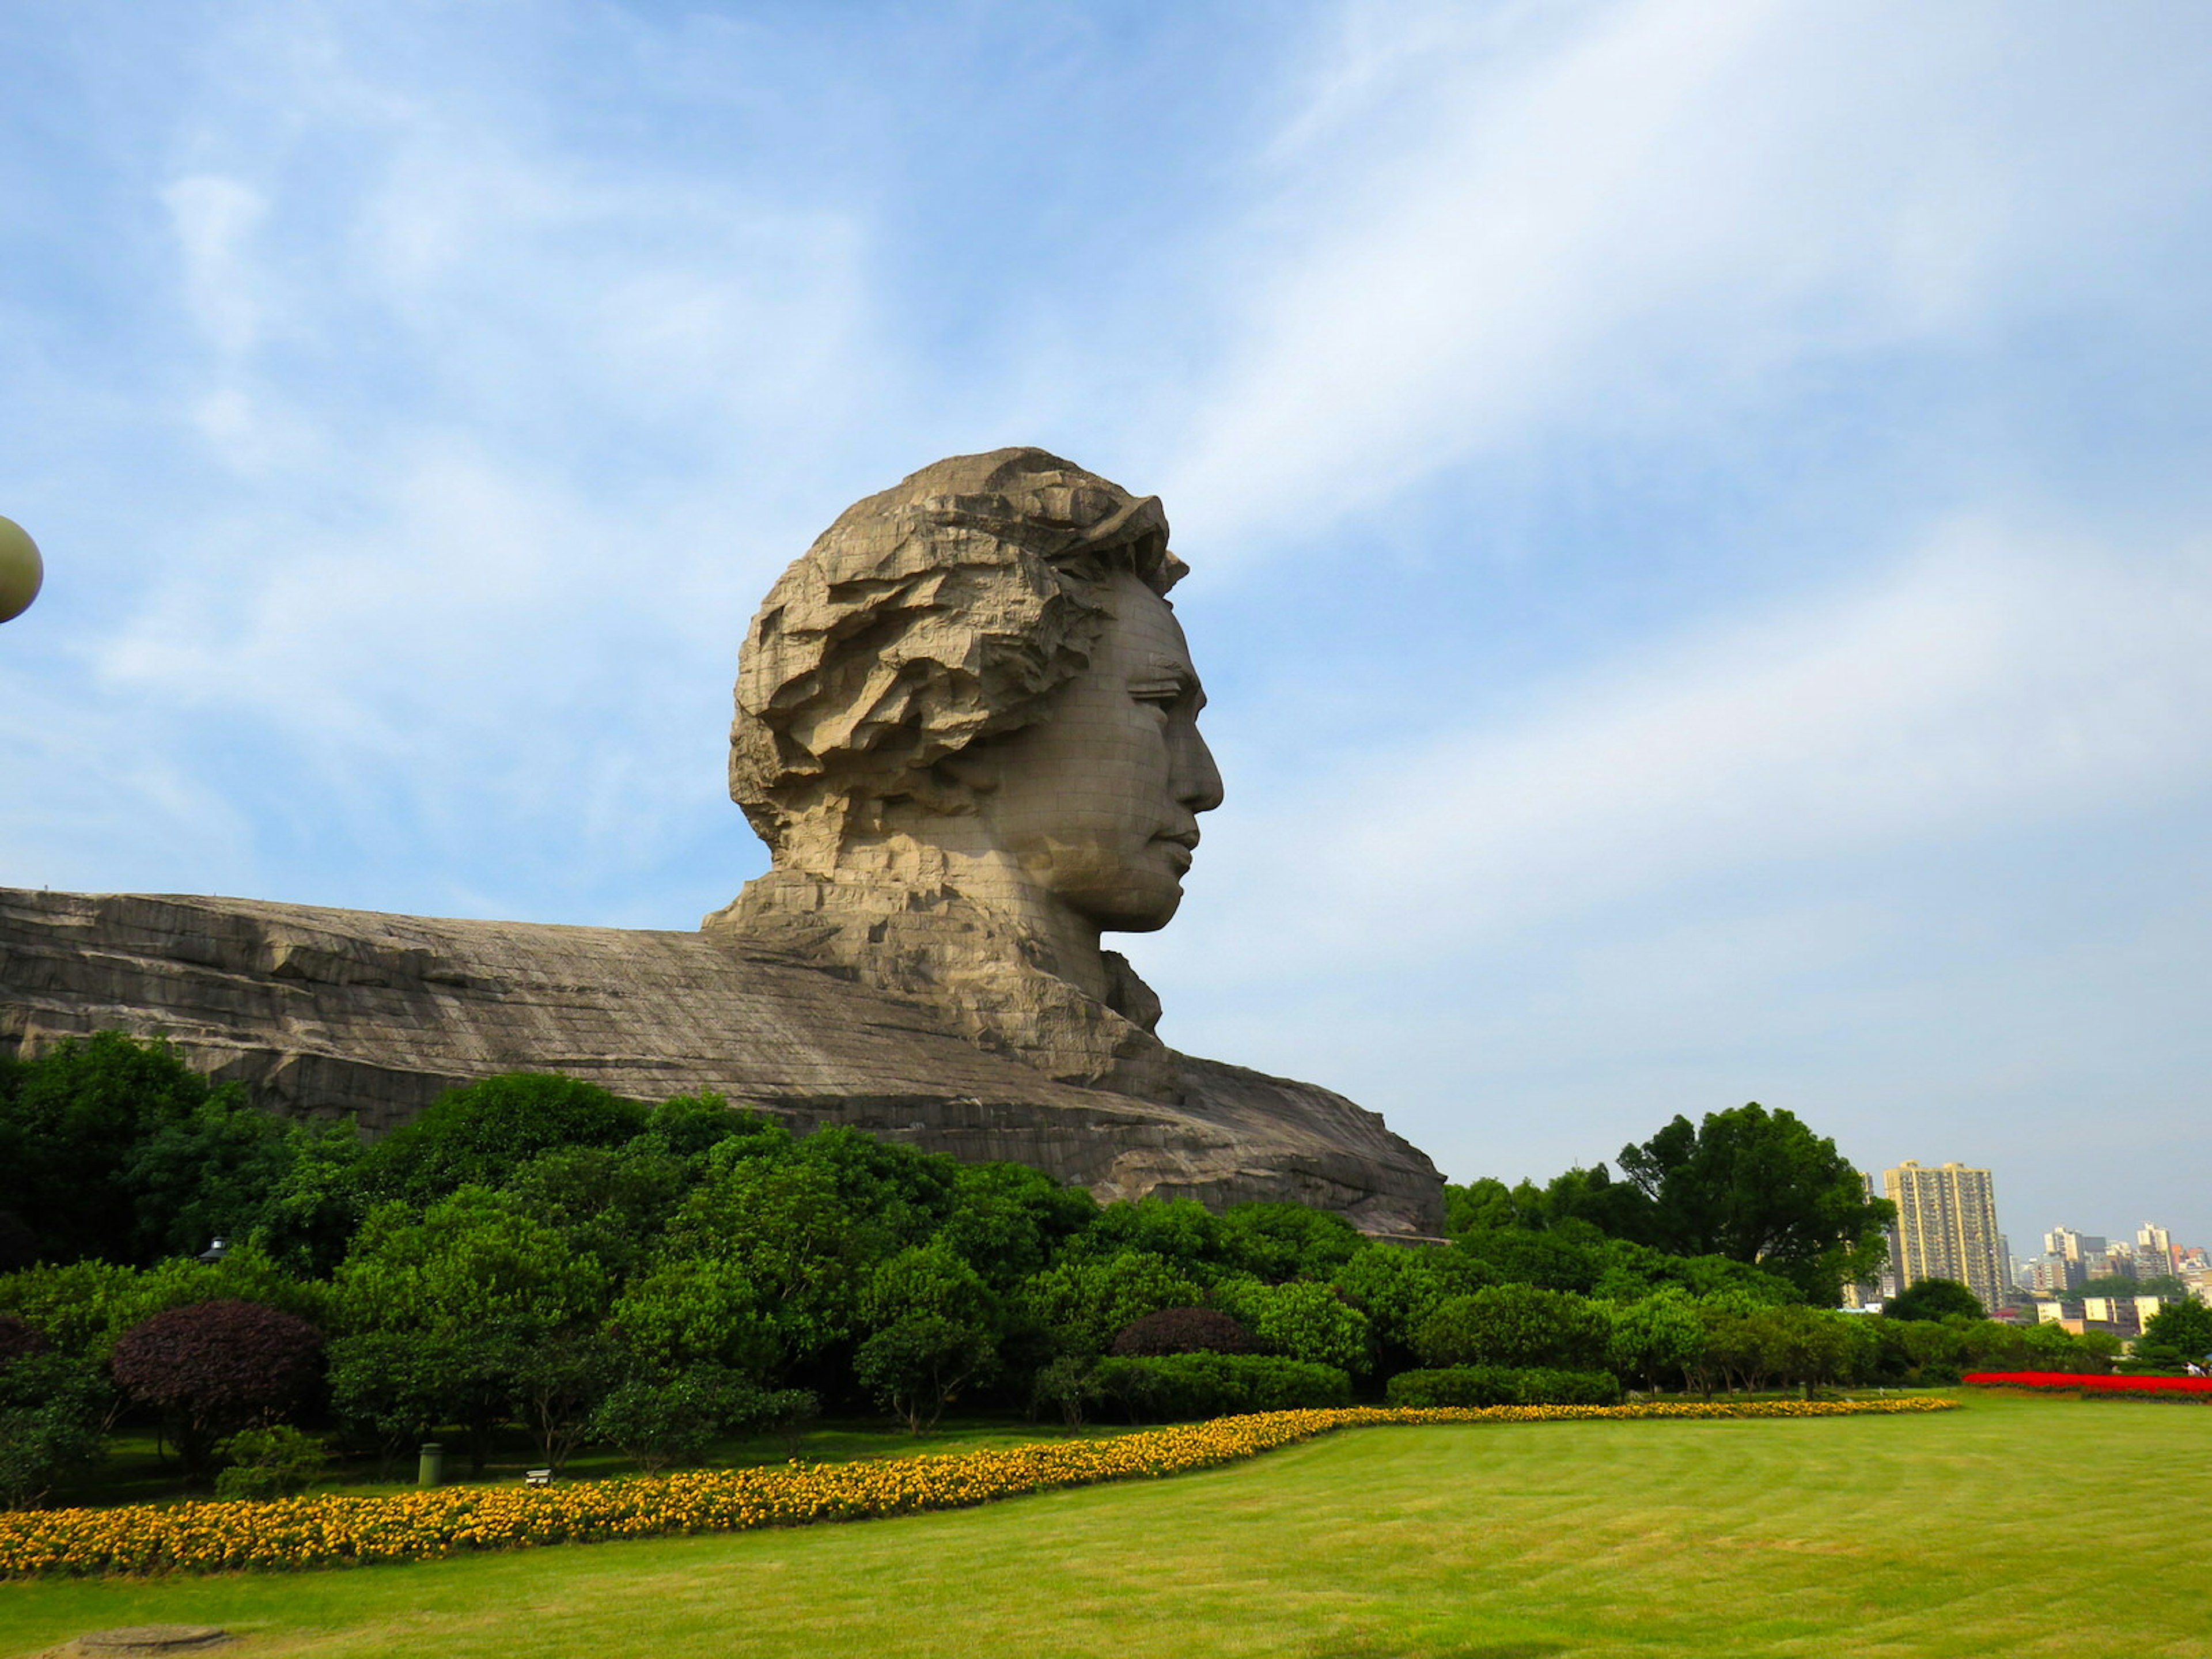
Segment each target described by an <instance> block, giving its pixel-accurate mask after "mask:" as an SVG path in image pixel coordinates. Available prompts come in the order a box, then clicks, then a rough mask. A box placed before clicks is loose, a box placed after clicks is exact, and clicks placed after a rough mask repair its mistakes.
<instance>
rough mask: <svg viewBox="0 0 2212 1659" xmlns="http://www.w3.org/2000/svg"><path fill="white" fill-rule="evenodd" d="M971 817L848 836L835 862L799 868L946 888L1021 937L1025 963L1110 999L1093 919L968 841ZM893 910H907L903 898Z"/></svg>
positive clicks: (841, 877) (853, 881)
mask: <svg viewBox="0 0 2212 1659" xmlns="http://www.w3.org/2000/svg"><path fill="white" fill-rule="evenodd" d="M973 824H974V820H973V819H969V820H964V821H963V820H958V819H956V820H953V821H952V823H951V826H949V827H950V829H951V833H949V834H944V833H941V834H939V836H935V837H933V839H932V840H930V841H927V842H923V841H917V840H915V839H914V838H913V837H911V836H903V835H898V834H888V835H880V836H865V837H864V836H851V837H848V839H847V841H846V842H845V844H844V845H843V846H842V848H839V850H838V854H837V857H836V862H835V864H834V866H833V867H830V868H828V869H818V870H816V869H810V870H806V871H805V872H801V873H804V874H805V875H808V876H810V877H811V878H815V879H817V880H820V881H824V882H828V883H830V884H835V885H837V886H841V887H842V886H848V885H850V886H855V887H857V888H860V889H865V890H872V891H878V892H883V893H885V894H887V895H893V896H896V895H900V894H914V893H933V892H944V893H947V894H951V895H956V896H958V897H959V898H961V899H964V900H965V901H967V902H969V903H970V904H972V905H975V907H976V908H979V909H981V910H984V911H987V912H988V913H990V914H991V915H992V916H993V917H994V919H995V920H996V921H998V922H1000V924H1001V925H1002V926H1003V927H1005V928H1006V930H1007V932H1008V933H1011V934H1012V935H1013V936H1014V937H1015V938H1017V939H1020V940H1021V941H1022V946H1023V954H1024V956H1025V957H1027V958H1028V960H1029V961H1030V963H1031V964H1032V965H1033V966H1035V967H1037V968H1040V969H1042V970H1043V971H1044V972H1046V973H1048V974H1051V975H1054V977H1055V978H1058V979H1062V980H1065V981H1067V983H1069V984H1070V985H1072V986H1073V987H1075V988H1076V989H1077V990H1079V991H1080V992H1082V993H1083V994H1084V995H1085V996H1088V997H1092V998H1095V999H1097V1000H1099V1001H1101V1002H1104V1001H1107V1000H1109V995H1110V994H1111V991H1112V988H1113V986H1114V982H1115V976H1114V973H1113V971H1112V970H1111V969H1109V967H1108V965H1107V962H1106V957H1105V955H1104V953H1103V951H1101V949H1100V948H1099V943H1098V938H1099V930H1098V924H1097V923H1096V922H1094V921H1091V920H1090V919H1089V918H1088V917H1086V916H1084V915H1080V914H1079V913H1078V912H1077V911H1075V910H1073V909H1072V908H1070V907H1069V906H1068V905H1067V904H1066V902H1063V901H1062V900H1061V899H1060V898H1059V897H1058V896H1055V895H1054V893H1052V892H1051V891H1050V890H1048V889H1047V888H1046V887H1044V886H1043V885H1042V884H1041V883H1039V882H1038V881H1037V880H1036V879H1035V878H1033V877H1031V876H1030V874H1029V873H1028V872H1026V871H1024V869H1023V868H1022V866H1021V865H1020V863H1019V862H1018V860H1016V859H1015V858H1014V857H1013V856H1012V854H1008V853H1006V852H1005V851H1004V850H1002V849H1000V848H997V847H994V846H990V845H987V844H984V843H983V842H982V841H981V836H980V835H979V836H975V837H974V840H975V844H974V845H969V844H967V842H968V840H969V838H968V837H965V836H963V835H962V834H961V833H960V831H961V830H962V829H966V828H969V827H970V826H972V825H973ZM899 908H906V907H905V906H904V905H903V904H902V905H900V906H899Z"/></svg>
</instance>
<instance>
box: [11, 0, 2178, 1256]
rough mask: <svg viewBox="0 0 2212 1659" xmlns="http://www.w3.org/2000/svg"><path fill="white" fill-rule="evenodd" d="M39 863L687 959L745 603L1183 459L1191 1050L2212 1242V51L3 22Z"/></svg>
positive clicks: (1852, 36) (1199, 31)
mask: <svg viewBox="0 0 2212 1659" xmlns="http://www.w3.org/2000/svg"><path fill="white" fill-rule="evenodd" d="M0 62H5V63H6V64H8V65H9V71H10V73H9V83H10V88H11V91H10V94H9V98H8V99H6V100H0V513H6V514H7V515H8V516H9V517H12V518H15V519H16V520H19V521H20V522H21V523H22V524H23V525H25V526H27V527H28V528H29V529H30V530H31V531H32V532H33V534H34V535H35V536H36V537H37V538H39V540H40V544H41V545H42V546H43V547H44V549H45V550H46V558H47V564H48V572H49V574H48V580H47V586H46V592H45V594H44V595H43V597H42V598H41V599H40V603H39V605H37V606H36V607H35V608H34V609H33V611H30V612H29V613H28V614H27V615H26V616H25V617H22V618H21V619H20V620H19V621H17V622H15V623H10V624H9V625H8V627H7V629H6V630H5V632H4V633H0V711H4V719H0V777H3V778H4V779H5V780H6V784H5V787H4V788H0V879H4V880H6V881H9V882H12V883H15V884H27V885H33V886H37V885H51V886H53V887H57V888H71V889H80V890H159V891H196V892H217V893H231V894H241V895H247V896H258V897H268V898H278V899H288V900H295V901H300V902H311V903H320V904H336V905H346V906H352V907H357V908H378V909H391V910H401V911H411V912H417V913H429V914H440V915H482V916H509V917H517V918H522V919H527V920H533V921H571V922H594V923H607V924H615V925H626V926H639V927H689V926H691V925H693V924H694V923H696V920H697V918H698V917H699V916H700V915H702V914H703V913H704V912H706V911H707V910H708V909H710V908H714V907H716V906H718V905H720V903H722V902H725V901H726V899H727V898H728V897H729V896H730V895H731V894H732V893H733V892H734V891H735V890H736V889H737V888H738V885H739V884H742V883H743V882H744V880H746V879H747V878H750V877H751V876H753V875H755V874H757V872H759V871H760V870H761V868H762V867H763V864H764V858H763V854H762V851H761V849H760V848H759V847H758V845H757V843H756V842H754V840H753V839H752V837H751V836H750V832H749V831H748V830H747V829H746V828H745V826H744V821H743V819H742V818H741V817H740V816H739V815H738V811H737V810H736V809H735V808H734V807H733V806H732V805H730V804H729V802H728V800H727V799H726V796H725V794H724V793H723V786H722V779H721V769H722V750H723V743H724V732H725V729H726V721H727V707H728V695H729V683H730V680H731V678H732V673H733V671H734V666H735V654H736V647H737V641H738V637H739V635H740V631H741V629H743V626H744V621H745V619H746V617H748V616H749V615H750V611H751V609H752V607H753V605H754V604H755V602H756V601H757V599H758V598H759V596H760V594H761V593H762V592H763V591H764V590H765V589H766V587H767V586H768V584H769V581H770V580H773V578H774V576H775V574H776V572H777V571H778V570H779V569H780V568H781V567H782V565H783V564H784V563H785V562H787V561H788V560H789V559H791V558H792V557H793V556H795V555H796V554H797V553H798V552H799V550H801V549H802V548H803V547H804V546H805V544H806V543H807V542H808V541H809V540H810V539H811V538H812V536H813V535H814V534H815V533H816V532H817V531H818V530H819V529H820V528H821V527H822V526H823V525H825V524H826V523H827V522H828V521H829V519H830V518H832V517H833V516H834V515H835V514H836V512H837V511H838V510H839V509H841V508H842V507H843V506H844V505H845V504H846V503H847V502H848V501H851V500H853V499H854V498H856V497H858V496H859V495H863V494H865V493H867V492H869V491H871V490H873V489H879V488H882V487H884V485H886V484H888V483H891V482H893V481H894V480H896V478H897V477H899V476H901V475H902V474H903V473H905V472H907V471H911V470H912V469H913V468H915V466H918V465H922V464H923V463H925V462H927V461H929V460H931V459H935V458H937V457H938V456H940V455H944V454H948V453H959V452H963V451H972V450H978V449H984V448H989V447H995V446H998V445H1000V444H1006V443H1038V444H1042V445H1044V446H1046V447H1050V448H1053V449H1055V450H1057V451H1059V452H1060V453H1064V454H1066V455H1068V456H1070V457H1072V458H1073V459H1076V460H1078V461H1079V462H1081V463H1082V464H1084V465H1087V466H1090V467H1091V468H1093V469H1095V470H1097V471H1102V472H1103V473H1105V474H1107V475H1108V476H1109V477H1114V478H1115V479H1117V480H1119V481H1120V482H1121V483H1125V484H1127V485H1128V486H1130V487H1131V488H1133V489H1139V490H1142V491H1147V492H1157V493H1158V494H1159V495H1161V496H1162V497H1163V498H1164V500H1165V501H1166V504H1167V507H1168V510H1169V513H1170V517H1171V519H1172V520H1173V521H1174V524H1175V526H1176V545H1177V547H1178V549H1179V550H1181V551H1182V554H1183V556H1185V557H1186V558H1187V559H1188V561H1189V562H1190V563H1191V565H1192V567H1193V570H1194V574H1192V576H1191V577H1190V578H1189V580H1188V582H1187V583H1186V584H1185V586H1184V587H1183V588H1182V589H1181V590H1179V592H1178V595H1177V599H1178V605H1179V608H1180V609H1181V611H1182V613H1183V616H1184V619H1185V623H1186V625H1187V627H1188V630H1189V633H1190V635H1191V637H1192V641H1193V645H1194V649H1195V651H1196V652H1197V653H1198V655H1199V660H1200V666H1201V668H1202V670H1203V671H1204V672H1205V673H1206V678H1207V681H1208V686H1209V690H1210V694H1211V696H1212V708H1211V709H1210V710H1209V713H1208V716H1207V727H1208V732H1209V735H1210V737H1211V738H1212V742H1213V744H1214V746H1215V748H1216V750H1217V751H1218V754H1219V757H1220V759H1221V762H1222V768H1223V771H1224V773H1225V777H1226V781H1227V786H1228V793H1229V799H1228V804H1227V805H1225V807H1224V808H1223V809H1222V811H1219V812H1218V813H1217V814H1215V815H1214V817H1213V819H1212V821H1211V822H1210V823H1209V826H1208V829H1207V836H1206V846H1205V848H1203V849H1202V850H1201V852H1200V859H1199V863H1198V866H1197V869H1196V871H1195V872H1194V875H1193V878H1192V880H1191V883H1190V898H1189V900H1188V902H1187V904H1186V906H1185V908H1184V911H1183V914H1182V917H1181V918H1180V919H1179V920H1178V921H1177V922H1176V925H1175V927H1172V928H1171V929H1170V930H1169V931H1168V932H1166V933H1163V934H1160V935H1158V936H1155V937H1152V938H1147V939H1136V940H1133V941H1125V943H1127V944H1128V945H1129V947H1130V952H1131V954H1132V956H1133V957H1134V959H1135V960H1136V962H1137V963H1138V965H1139V968H1140V969H1142V970H1144V971H1145V972H1146V974H1147V975H1148V976H1149V977H1151V978H1152V980H1153V981H1154V982H1155V984H1156V985H1157V986H1158V987H1159V989H1160V990H1161V992H1162V994H1163V995H1164V999H1165V1000H1166V1003H1167V1006H1168V1010H1169V1015H1168V1021H1167V1024H1166V1025H1165V1026H1164V1033H1165V1035H1167V1036H1170V1039H1171V1040H1172V1041H1174V1042H1176V1043H1178V1044H1179V1045H1180V1046H1182V1047H1184V1048H1189V1049H1192V1050H1194V1051H1197V1052H1200V1053H1206V1054H1217V1055H1219V1056H1221V1057H1223V1058H1226V1059H1231V1060H1238V1061H1242V1062H1244V1063H1247V1064H1250V1065H1255V1066H1261V1067H1262V1068H1264V1069H1267V1070H1272V1071H1278V1072H1284V1073H1291V1074H1294V1075H1300V1076H1305V1077H1310V1078H1313V1079H1316V1080H1319V1081H1322V1082H1325V1083H1328V1084H1329V1085H1333V1086H1335V1087H1338V1088H1340V1089H1342V1090H1344V1091H1346V1092H1347V1093H1349V1094H1351V1095H1352V1096H1353V1097H1355V1098H1357V1099H1359V1100H1360V1101H1362V1102H1363V1103H1365V1104H1367V1105H1370V1106H1372V1107H1375V1108H1376V1109H1380V1110H1382V1111H1383V1112H1384V1113H1386V1114H1387V1115H1388V1116H1389V1120H1390V1121H1391V1123H1392V1125H1393V1126H1394V1127H1396V1128H1398V1129H1399V1130H1400V1131H1401V1132H1402V1133H1406V1134H1407V1135H1408V1136H1410V1137H1411V1138H1412V1139H1414V1140H1415V1141H1416V1142H1418V1143H1419V1144H1420V1145H1421V1146H1424V1147H1425V1148H1426V1149H1428V1150H1429V1151H1430V1152H1431V1153H1432V1154H1433V1155H1434V1156H1435V1157H1436V1158H1437V1161H1438V1163H1439V1164H1442V1165H1443V1167H1444V1168H1445V1170H1447V1171H1448V1173H1449V1174H1451V1175H1452V1176H1454V1177H1455V1178H1462V1179H1464V1178H1467V1177H1470V1176H1474V1175H1478V1174H1484V1173H1491V1174H1497V1175H1501V1176H1506V1177H1508V1178H1509V1179H1510V1178H1513V1177H1516V1176H1521V1175H1523V1174H1534V1175H1537V1176H1540V1177H1541V1176H1547V1175H1549V1174H1551V1173H1553V1172H1554V1171H1556V1170H1559V1169H1560V1168H1563V1167H1565V1165H1566V1164H1570V1163H1573V1162H1577V1161H1579V1162H1590V1161H1594V1160H1595V1159H1598V1158H1611V1157H1612V1156H1613V1154H1614V1153H1615V1152H1617V1150H1618V1148H1619V1147H1620V1145H1621V1144H1622V1143H1623V1142H1624V1141H1626V1140H1629V1139H1643V1138H1644V1137H1645V1136H1647V1135H1648V1134H1649V1133H1651V1132H1652V1131H1653V1130H1656V1128H1657V1127H1659V1126H1660V1125H1661V1124H1662V1123H1663V1122H1664V1121H1666V1120H1667V1119H1668V1117H1669V1116H1671V1115H1673V1114H1674V1113H1676V1112H1678V1111H1679V1112H1686V1113H1688V1114H1690V1115H1692V1116H1695V1115H1699V1114H1700V1113H1702V1112H1705V1111H1709V1110H1713V1109H1720V1108H1724V1107H1728V1106H1731V1105H1735V1104H1739V1103H1741V1102H1743V1101H1746V1100H1750V1099H1758V1100H1760V1101H1763V1102H1765V1103H1767V1104H1768V1105H1770V1106H1786V1107H1789V1108H1790V1109H1793V1110H1796V1112H1798V1113H1799V1114H1800V1115H1802V1116H1803V1117H1805V1118H1806V1119H1807V1120H1808V1121H1810V1122H1812V1123H1813V1124H1814V1125H1815V1126H1816V1127H1818V1128H1820V1130H1821V1131H1822V1132H1824V1133H1830V1134H1832V1135H1833V1136H1835V1137H1836V1139H1837V1140H1838V1143H1839V1145H1840V1146H1842V1147H1843V1148H1844V1151H1845V1152H1848V1153H1849V1154H1850V1156H1852V1157H1853V1158H1856V1159H1857V1160H1859V1161H1860V1162H1861V1163H1862V1164H1866V1165H1868V1166H1869V1167H1873V1168H1876V1169H1879V1168H1881V1167H1882V1166H1884V1165H1886V1164H1893V1163H1895V1162H1896V1161H1898V1160H1899V1159H1901V1158H1919V1159H1921V1160H1922V1161H1923V1162H1927V1163H1935V1162H1941V1161H1942V1160H1945V1159H1951V1158H1956V1159H1960V1160H1962V1161H1965V1162H1968V1163H1974V1164H1987V1165H1989V1166H1990V1167H1991V1168H1993V1169H1994V1170H1996V1177H1997V1182H1998V1193H1999V1200H2000V1208H2001V1211H2002V1219H2003V1221H2004V1223H2005V1225H2006V1226H2007V1228H2008V1231H2009V1232H2010V1234H2011V1236H2012V1237H2013V1240H2014V1243H2015V1249H2019V1250H2021V1251H2023V1252H2025V1251H2026V1250H2027V1249H2028V1248H2030V1246H2031V1244H2032V1243H2033V1236H2034V1235H2036V1234H2039V1233H2040V1232H2041V1231H2044V1230H2045V1229H2047V1228H2049V1227H2051V1226H2053V1225H2058V1224H2060V1223H2064V1224H2067V1225H2074V1226H2078V1227H2081V1228H2084V1229H2087V1230H2089V1231H2106V1232H2110V1233H2124V1232H2130V1231H2132V1229H2133V1227H2134V1226H2135V1225H2136V1223H2138V1222H2140V1221H2142V1220H2143V1219H2145V1218H2154V1219H2157V1220H2159V1221H2160V1222H2163V1223H2165V1224H2166V1225H2171V1226H2172V1227H2173V1228H2174V1229H2175V1230H2176V1231H2177V1232H2178V1233H2179V1234H2183V1235H2185V1236H2186V1237H2189V1238H2190V1239H2191V1241H2203V1242H2212V1182H2208V1178H2207V1177H2208V1172H2212V1117H2209V1116H2208V1106H2212V1087H2208V1083H2212V1020H2208V1018H2207V1017H2206V1008H2205V1004H2206V1000H2207V990H2208V987H2212V900H2209V899H2208V892H2212V889H2209V888H2208V882H2207V876H2208V874H2212V838H2208V836H2207V830H2208V828H2212V720H2208V719H2207V710H2208V708H2212V465H2208V460H2212V454H2208V447H2209V446H2208V439H2212V372H2208V371H2212V330H2208V324H2207V320H2206V319H2207V313H2206V301H2205V296H2206V295H2207V294H2208V293H2212V162H2208V160H2207V158H2208V157H2212V10H2208V9H2205V8H2203V7H2202V6H2201V5H2197V4H2195V3H2188V0H2176V3H2170V4H2139V5H2130V6H2124V7H2097V8H2086V7H2081V6H2079V5H2075V4H2070V3H2037V0H2005V3H1997V0H1987V3H1959V4H1954V5H1951V6H1948V7H1943V8H1934V9H1931V8H1925V7H1920V6H1913V5H1905V4H1880V3H1863V4H1856V5H1852V6H1807V5H1802V4H1797V5H1792V4H1781V3H1772V4H1747V3H1741V0H1625V3H1573V0H1558V3H1543V4H1538V3H1504V0H1501V3H1489V4H1481V3H1465V4H1458V5H1429V4H1422V3H1414V0H1408V3H1402V4H1369V3H1352V0H1340V3H1304V0H1267V3H1264V4H1263V3H1199V0H1194V3H1189V4H1183V5H1177V6H1164V5H1152V4H1136V3H1129V4H1109V3H1097V4H1073V3H1063V4H1054V3H1048V0H1024V3H1018V4H1016V3H1006V4H996V3H980V0H979V3H967V4H960V3H943V4H936V5H921V4H904V5H892V4H884V5H869V4H860V3H849V4H848V3H812V4H797V3H793V4H750V5H749V4H738V3H723V4H700V5H692V6H677V5H659V4H642V3H633V4H628V5H623V4H612V3H599V4H586V3H555V0H546V3H523V0H515V3H496V4H494V3H483V4H464V3H453V4H432V3H404V0H386V3H357V4H343V3H314V0H285V3H282V4H265V5H264V4H256V3H252V0H222V3H209V4H197V3H191V0H171V3H165V4H164V5H161V6H159V7H148V6H143V5H137V4H130V3H115V0H55V3H47V0H10V3H9V4H7V5H5V6H4V7H0Z"/></svg>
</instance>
